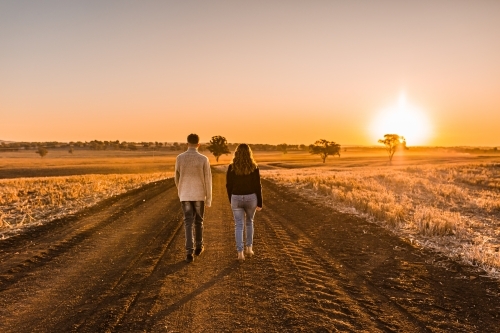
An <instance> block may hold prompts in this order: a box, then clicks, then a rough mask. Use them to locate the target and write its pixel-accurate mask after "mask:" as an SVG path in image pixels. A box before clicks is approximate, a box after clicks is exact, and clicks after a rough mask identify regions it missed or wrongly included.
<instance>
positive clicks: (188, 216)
mask: <svg viewBox="0 0 500 333" xmlns="http://www.w3.org/2000/svg"><path fill="white" fill-rule="evenodd" d="M199 140H200V139H199V136H198V135H196V134H190V135H189V136H188V138H187V141H188V149H187V151H186V152H184V153H182V154H180V155H179V156H177V158H176V161H175V185H176V186H177V189H178V194H179V199H180V201H181V207H182V211H183V214H184V229H185V234H186V261H187V262H192V261H193V260H194V257H195V256H199V255H200V254H201V253H202V252H203V251H204V244H203V229H204V227H203V219H204V213H205V207H210V206H211V204H212V174H211V171H210V162H209V161H208V158H207V157H206V156H204V155H202V154H200V153H199V152H198V148H199V146H200V144H199ZM226 190H227V195H228V198H229V202H230V204H231V209H232V211H233V217H234V225H235V240H236V250H237V252H238V259H239V260H244V259H245V255H247V256H252V255H253V254H254V251H253V235H254V228H253V220H254V216H255V211H257V210H259V211H260V210H261V209H262V186H261V183H260V173H259V168H258V166H257V163H256V162H255V160H254V158H253V154H252V150H251V149H250V147H249V146H248V145H247V144H244V143H243V144H240V145H238V147H237V148H236V151H235V153H234V158H233V163H231V164H230V165H229V167H228V170H227V173H226ZM244 229H246V237H245V239H243V236H244Z"/></svg>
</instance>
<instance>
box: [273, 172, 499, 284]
mask: <svg viewBox="0 0 500 333" xmlns="http://www.w3.org/2000/svg"><path fill="white" fill-rule="evenodd" d="M263 175H264V176H265V177H267V178H269V179H272V180H274V181H277V182H279V183H284V184H287V185H288V186H291V187H294V188H295V189H297V190H298V191H299V192H301V193H302V194H303V195H306V196H310V195H311V194H319V195H320V198H321V200H324V199H327V201H329V202H331V203H333V204H334V205H335V206H336V207H341V208H343V209H351V210H352V209H354V210H355V211H356V213H358V214H364V215H366V216H368V217H370V218H372V219H373V220H375V221H379V222H383V224H384V225H385V226H387V227H389V228H391V229H392V230H394V231H395V232H397V233H399V234H401V235H404V236H405V237H407V238H408V239H410V240H411V241H412V242H416V243H418V244H420V245H423V246H426V247H430V248H433V249H435V250H438V251H440V252H442V253H445V254H447V255H449V256H451V257H454V258H458V259H460V260H462V261H465V262H467V263H469V264H472V265H476V266H479V267H481V268H482V269H484V270H485V271H487V272H488V273H490V274H491V275H496V276H500V253H499V248H500V164H498V163H483V164H467V165H453V166H442V165H428V166H407V167H399V168H395V167H378V168H350V169H343V170H341V169H339V170H337V171H327V170H325V169H314V168H305V169H293V170H266V171H263Z"/></svg>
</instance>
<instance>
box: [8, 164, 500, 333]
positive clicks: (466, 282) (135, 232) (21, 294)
mask: <svg viewBox="0 0 500 333" xmlns="http://www.w3.org/2000/svg"><path fill="white" fill-rule="evenodd" d="M224 185H225V178H224V174H223V173H214V204H213V206H212V207H211V208H208V209H207V211H206V216H205V217H206V219H205V246H206V251H205V252H204V253H202V255H201V256H199V257H196V259H195V261H194V262H193V263H191V264H187V263H185V262H184V232H183V227H182V216H181V211H180V205H179V202H178V198H177V191H176V189H175V186H174V185H173V181H172V180H167V181H164V182H160V183H156V184H150V185H147V186H145V187H143V188H141V189H138V190H134V191H131V192H129V193H127V194H124V195H121V196H118V197H115V198H111V199H108V200H106V201H104V202H103V203H101V204H100V205H98V206H95V207H92V208H90V209H88V210H86V211H83V212H81V213H80V214H78V215H77V216H72V217H68V218H66V219H63V220H58V221H54V222H52V223H50V224H47V225H45V226H40V227H35V228H31V229H29V230H27V232H26V233H24V234H22V235H19V236H17V237H13V238H10V239H8V240H6V241H4V242H0V318H1V320H0V331H1V332H130V331H132V332H495V331H497V330H498V325H499V322H500V315H499V313H500V286H499V285H498V282H494V281H492V280H489V279H486V278H483V277H480V276H477V275H472V276H473V279H471V274H472V273H470V272H469V271H468V269H467V267H462V266H459V265H457V264H455V263H453V262H450V261H447V260H444V259H440V258H435V256H434V255H433V254H432V253H429V252H425V251H422V250H420V249H418V248H414V247H412V246H410V245H409V244H406V243H404V242H403V241H401V240H399V239H397V238H396V237H395V236H393V235H391V234H390V233H388V232H386V231H384V230H383V229H381V228H379V227H377V226H376V225H374V224H370V223H368V222H366V221H364V220H362V219H360V218H357V217H354V216H350V215H346V214H343V213H339V212H336V211H333V210H331V209H327V208H325V207H323V206H321V205H319V204H315V203H313V202H312V201H311V202H306V201H304V200H303V199H298V198H297V197H296V195H295V194H294V193H293V192H290V191H289V190H287V189H285V188H283V187H280V186H277V185H275V184H272V183H270V182H268V181H264V182H263V185H264V210H263V211H262V212H258V213H257V215H256V218H255V241H254V250H255V256H254V257H252V258H247V260H245V261H244V262H238V261H237V260H236V250H235V244H234V229H233V228H234V227H233V219H232V212H231V209H230V207H229V203H228V200H227V196H226V194H225V186H224Z"/></svg>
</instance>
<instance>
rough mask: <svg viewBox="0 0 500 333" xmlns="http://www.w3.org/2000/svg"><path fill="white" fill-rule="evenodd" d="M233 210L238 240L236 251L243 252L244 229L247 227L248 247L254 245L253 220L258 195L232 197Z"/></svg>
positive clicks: (234, 195) (235, 233)
mask: <svg viewBox="0 0 500 333" xmlns="http://www.w3.org/2000/svg"><path fill="white" fill-rule="evenodd" d="M231 209H232V210H233V216H234V236H235V238H236V250H237V251H238V252H241V251H243V229H244V227H246V241H245V245H246V246H252V243H253V218H254V216H255V210H256V209H257V195H256V194H255V193H253V194H245V195H236V194H233V195H231Z"/></svg>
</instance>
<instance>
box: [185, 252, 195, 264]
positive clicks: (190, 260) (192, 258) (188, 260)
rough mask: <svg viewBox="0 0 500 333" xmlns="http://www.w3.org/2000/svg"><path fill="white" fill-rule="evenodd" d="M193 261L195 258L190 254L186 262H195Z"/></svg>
mask: <svg viewBox="0 0 500 333" xmlns="http://www.w3.org/2000/svg"><path fill="white" fill-rule="evenodd" d="M193 261H194V257H193V255H192V254H188V255H187V256H186V262H193Z"/></svg>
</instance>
